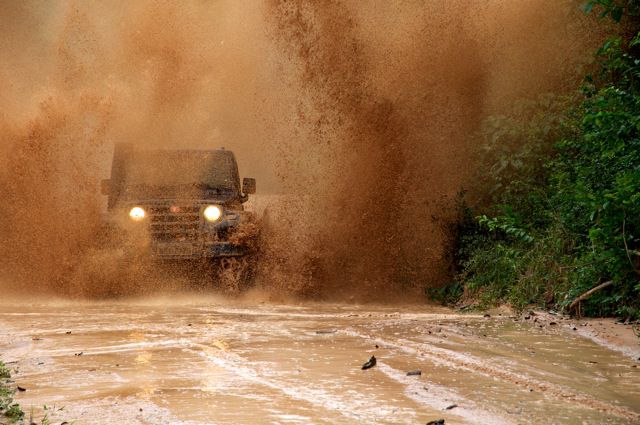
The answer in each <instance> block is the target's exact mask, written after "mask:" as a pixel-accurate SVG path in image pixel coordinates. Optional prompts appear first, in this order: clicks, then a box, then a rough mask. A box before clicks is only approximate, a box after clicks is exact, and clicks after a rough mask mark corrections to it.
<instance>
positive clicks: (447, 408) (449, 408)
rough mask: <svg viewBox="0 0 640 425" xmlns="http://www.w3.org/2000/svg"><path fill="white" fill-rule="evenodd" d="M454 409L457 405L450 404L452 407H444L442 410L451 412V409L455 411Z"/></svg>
mask: <svg viewBox="0 0 640 425" xmlns="http://www.w3.org/2000/svg"><path fill="white" fill-rule="evenodd" d="M456 407H458V405H457V404H452V405H450V406H447V407H445V409H444V410H451V409H455V408H456Z"/></svg>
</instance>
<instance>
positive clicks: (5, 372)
mask: <svg viewBox="0 0 640 425" xmlns="http://www.w3.org/2000/svg"><path fill="white" fill-rule="evenodd" d="M14 385H15V384H14V383H13V381H12V380H11V371H10V370H9V368H8V367H7V366H6V365H5V364H4V363H3V362H1V361H0V425H24V424H28V425H51V421H50V420H49V412H51V411H54V412H58V413H59V412H60V411H62V410H63V408H56V407H53V408H52V407H48V406H44V407H43V410H44V414H43V416H42V417H41V418H40V419H39V420H38V421H36V420H35V419H34V416H33V412H31V413H30V414H29V417H28V418H27V417H26V415H25V412H24V411H23V410H22V407H20V405H19V404H18V403H16V402H15V400H14V399H13V396H14V395H15V393H16V389H17V388H18V387H15V386H14ZM62 425H72V424H71V423H69V422H66V421H65V422H62Z"/></svg>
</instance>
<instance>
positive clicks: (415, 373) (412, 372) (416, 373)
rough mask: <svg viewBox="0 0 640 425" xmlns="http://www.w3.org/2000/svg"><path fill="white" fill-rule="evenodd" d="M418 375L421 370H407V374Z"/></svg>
mask: <svg viewBox="0 0 640 425" xmlns="http://www.w3.org/2000/svg"><path fill="white" fill-rule="evenodd" d="M420 375H422V371H421V370H410V371H409V372H407V376H420Z"/></svg>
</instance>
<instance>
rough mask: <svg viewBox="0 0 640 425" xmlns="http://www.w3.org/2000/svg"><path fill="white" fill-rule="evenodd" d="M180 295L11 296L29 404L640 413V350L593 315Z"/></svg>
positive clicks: (9, 316)
mask: <svg viewBox="0 0 640 425" xmlns="http://www.w3.org/2000/svg"><path fill="white" fill-rule="evenodd" d="M170 298H171V299H167V298H157V299H146V300H138V301H130V302H122V301H120V302H118V301H112V302H106V301H105V302H92V303H80V302H66V301H65V302H63V301H60V302H46V303H37V302H34V303H25V304H19V303H14V302H12V303H7V302H5V303H3V304H2V305H0V324H1V327H0V329H1V332H0V353H1V354H0V359H1V360H3V361H5V362H8V364H9V366H10V367H11V368H12V369H17V372H16V373H15V374H14V379H15V382H16V385H20V386H21V387H24V388H26V391H25V392H20V393H19V394H18V395H17V399H18V401H19V402H20V403H21V404H22V405H23V407H24V408H25V410H26V411H27V412H28V411H29V410H30V409H31V408H33V409H34V412H35V413H36V416H37V414H38V412H41V409H42V406H43V404H47V405H48V406H49V415H50V417H51V418H52V419H54V420H59V421H62V420H67V421H75V423H77V424H115V423H127V424H237V423H255V424H257V423H273V424H306V423H326V424H335V423H354V424H355V423H366V424H373V423H403V424H420V423H422V424H424V423H426V422H428V421H431V420H435V419H445V420H446V424H479V423H481V424H529V423H532V424H552V423H555V424H602V423H606V424H609V423H611V424H637V423H640V367H638V361H637V357H638V355H640V353H638V349H637V347H633V345H631V346H630V347H627V349H626V351H624V350H622V351H620V350H619V349H618V350H616V349H612V348H611V347H606V346H605V345H603V344H602V342H601V341H599V340H598V339H597V338H595V337H594V336H595V333H594V331H593V328H592V327H591V325H589V324H587V323H585V322H584V321H571V320H560V319H553V318H551V320H557V322H555V323H556V324H555V325H552V324H550V321H549V320H550V319H549V318H547V319H545V318H544V317H542V316H536V319H534V318H533V317H532V318H529V320H525V319H524V318H515V317H510V316H509V313H508V312H506V311H505V312H502V313H499V312H493V313H492V315H491V317H486V316H484V315H482V314H472V313H468V314H461V313H457V312H454V311H452V310H447V309H443V308H439V307H424V306H422V307H417V306H416V307H406V306H403V307H402V308H398V307H371V306H367V307H361V306H360V307H359V306H351V305H320V304H315V305H309V304H305V305H304V306H296V305H273V304H266V303H245V304H243V303H241V302H235V303H230V302H229V301H224V300H221V299H216V298H211V297H207V296H202V297H198V298H197V299H193V298H182V299H181V298H179V297H170ZM537 318H539V319H540V320H537ZM534 320H537V321H536V322H534ZM612 326H614V327H615V326H617V327H618V328H620V329H621V330H622V328H623V327H624V326H623V325H612ZM574 327H575V328H576V329H575V330H574V329H573V328H574ZM614 330H615V329H614ZM589 336H592V337H589ZM614 348H615V347H614ZM371 355H375V356H376V357H377V359H378V362H377V365H376V366H375V367H373V368H372V369H369V370H361V369H360V367H361V365H362V364H363V363H364V362H365V361H366V360H367V359H368V358H369V357H370V356H371ZM413 370H420V371H421V372H422V374H421V375H419V376H408V375H407V372H409V371H413ZM52 405H55V406H56V408H60V407H62V406H64V409H63V410H62V411H57V410H54V411H53V412H52V411H51V407H50V406H52ZM454 405H455V406H456V407H452V408H450V409H447V408H448V407H451V406H454ZM53 423H55V422H53Z"/></svg>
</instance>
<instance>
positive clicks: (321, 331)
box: [316, 329, 337, 335]
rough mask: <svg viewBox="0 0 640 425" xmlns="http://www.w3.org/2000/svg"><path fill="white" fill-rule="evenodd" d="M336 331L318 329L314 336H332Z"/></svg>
mask: <svg viewBox="0 0 640 425" xmlns="http://www.w3.org/2000/svg"><path fill="white" fill-rule="evenodd" d="M336 332H337V331H336V330H335V329H320V330H319V331H316V334H318V335H327V334H334V333H336Z"/></svg>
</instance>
